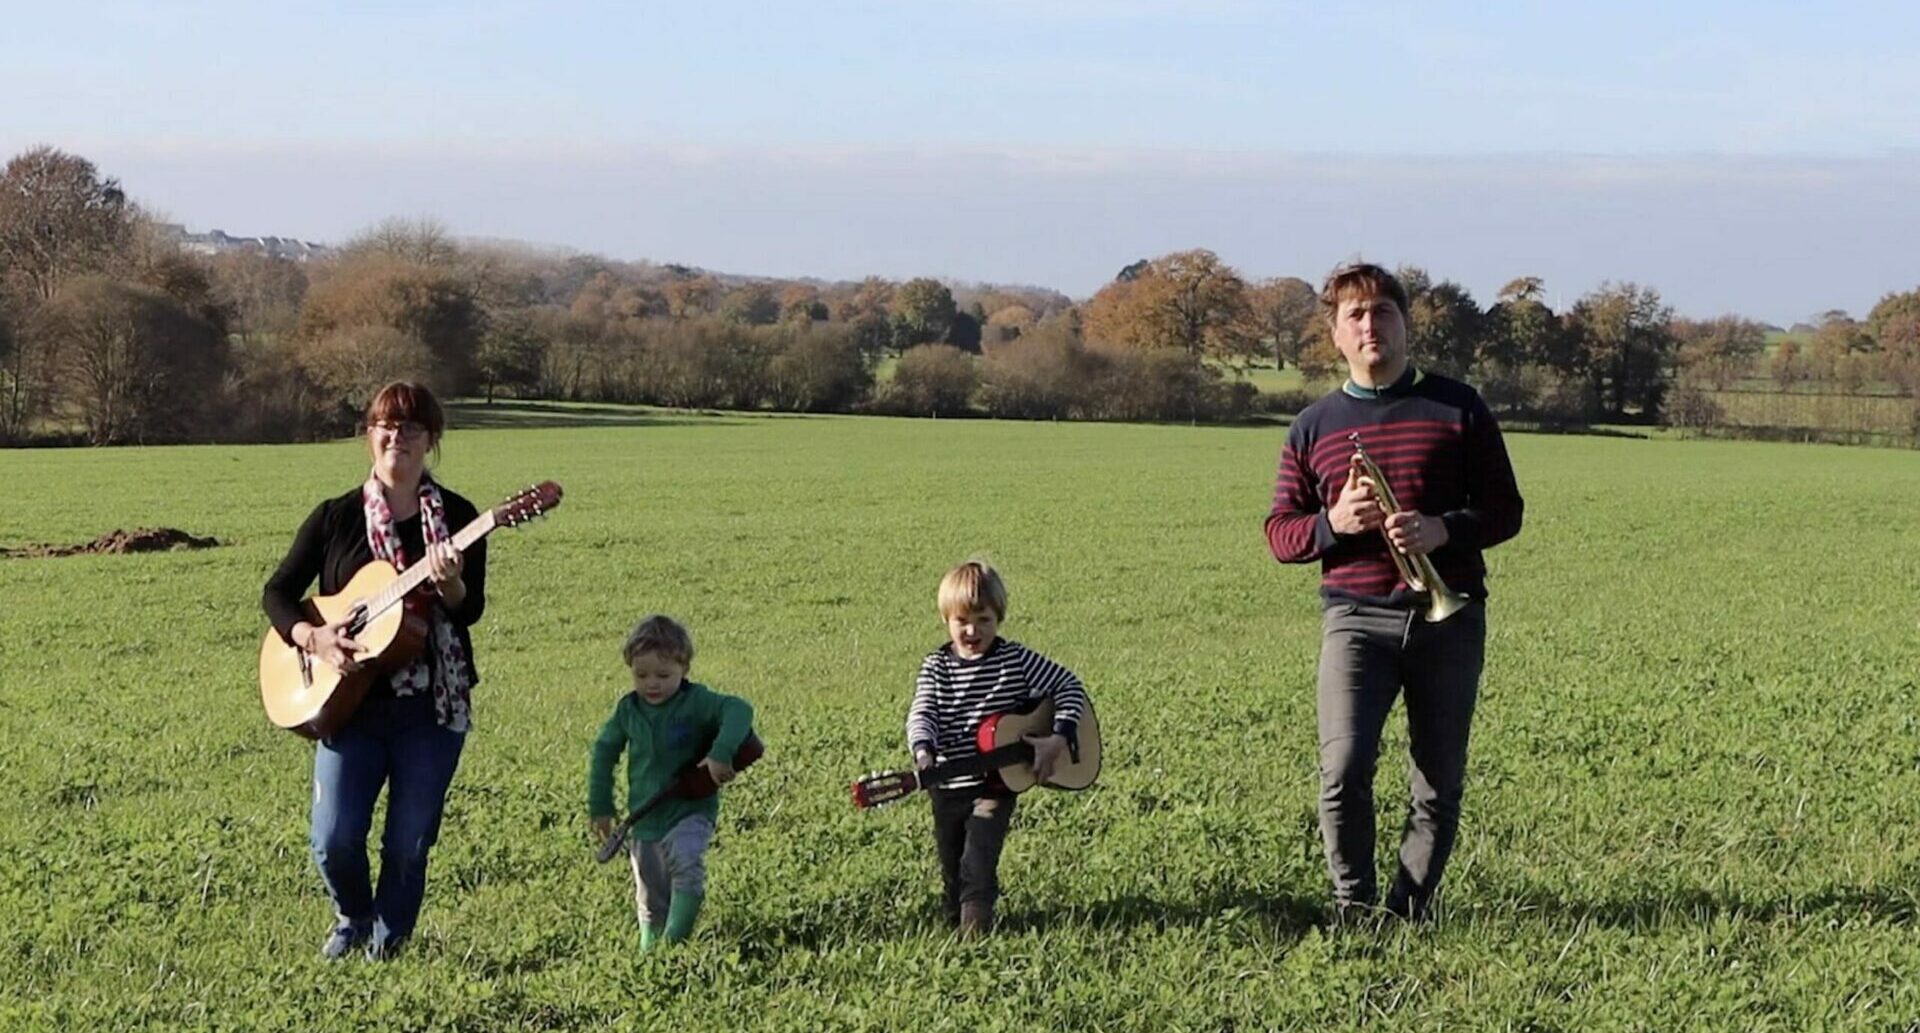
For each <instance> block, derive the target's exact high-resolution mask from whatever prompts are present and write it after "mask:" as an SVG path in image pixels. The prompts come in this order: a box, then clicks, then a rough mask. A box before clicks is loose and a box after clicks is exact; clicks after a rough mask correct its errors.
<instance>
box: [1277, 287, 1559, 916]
mask: <svg viewBox="0 0 1920 1033" xmlns="http://www.w3.org/2000/svg"><path fill="white" fill-rule="evenodd" d="M1320 304H1321V307H1322V309H1323V310H1324V311H1325V312H1326V314H1327V318H1328V319H1329V320H1330V321H1331V325H1332V330H1333V342H1334V345H1335V347H1337V348H1338V349H1339V350H1340V354H1341V356H1342V357H1343V358H1345V359H1346V361H1347V373H1348V380H1347V382H1346V384H1345V385H1344V386H1342V387H1341V388H1340V389H1339V390H1337V391H1334V392H1333V393H1331V394H1329V395H1327V396H1326V397H1325V398H1322V399H1320V400H1319V401H1317V402H1315V403H1314V404H1313V405H1311V406H1308V407H1307V409H1306V411H1305V412H1302V413H1301V414H1300V417H1299V419H1297V420H1295V421H1294V424H1293V428H1292V430H1291V431H1290V432H1289V433H1288V435H1287V443H1286V447H1285V448H1284V449H1283V450H1282V451H1281V453H1280V473H1279V479H1278V484H1277V486H1276V488H1275V490H1274V498H1273V511H1272V512H1271V513H1270V514H1268V516H1267V524H1266V531H1267V544H1268V546H1269V548H1271V549H1272V550H1273V555H1274V558H1275V559H1277V560H1279V561H1280V562H1282V563H1305V562H1308V561H1311V560H1319V561H1320V566H1321V578H1320V596H1321V600H1322V605H1323V608H1324V613H1323V617H1322V634H1321V640H1320V671H1319V698H1318V704H1319V726H1320V835H1321V839H1322V840H1323V841H1324V843H1325V845H1326V851H1327V868H1328V871H1329V873H1330V874H1331V875H1332V877H1333V897H1334V906H1335V916H1336V919H1338V918H1342V917H1346V916H1349V915H1352V914H1353V913H1355V911H1356V910H1357V909H1362V908H1370V907H1373V906H1375V905H1376V904H1377V903H1378V898H1377V884H1376V882H1375V877H1374V865H1373V843H1374V816H1373V772H1374V764H1375V761H1376V760H1377V759H1378V757H1379V753H1380V731H1381V728H1382V727H1383V726H1384V725H1385V724H1386V719H1387V712H1388V711H1389V710H1390V709H1391V708H1392V706H1393V699H1394V696H1395V695H1397V694H1399V693H1400V692H1402V691H1403V690H1404V692H1405V694H1406V708H1407V730H1408V737H1409V739H1410V743H1409V747H1408V753H1409V754H1410V755H1411V758H1410V759H1411V761H1412V767H1413V772H1412V788H1413V801H1412V807H1411V809H1410V810H1409V812H1408V815H1407V821H1406V825H1405V828H1404V830H1403V832H1402V838H1401V844H1400V867H1399V871H1398V873H1397V875H1396V876H1395V878H1394V881H1393V885H1392V887H1391V888H1390V889H1389V891H1388V893H1387V899H1386V908H1387V910H1388V911H1390V912H1392V913H1393V914H1396V915H1400V916H1403V917H1407V918H1419V917H1422V916H1424V915H1425V914H1426V912H1427V909H1428V907H1429V905H1430V904H1431V903H1432V901H1433V899H1434V892H1435V890H1437V889H1438V887H1439V885H1440V876H1441V873H1442V872H1443V871H1444V870H1445V869H1446V865H1447V856H1448V855H1449V854H1450V853H1451V852H1452V850H1453V842H1454V836H1455V833H1456V832H1457V830H1458V828H1459V824H1460V794H1461V789H1462V786H1463V782H1464V779H1465V774H1466V761H1467V733H1468V729H1469V727H1470V725H1471V724H1472V721H1473V704H1474V698H1475V696H1476V694H1477V692H1478V689H1479V682H1480V666H1481V659H1482V655H1483V650H1484V647H1485V644H1486V634H1487V625H1486V602H1485V599H1486V583H1485V581H1486V565H1485V563H1484V562H1483V561H1482V560H1481V550H1483V549H1487V548H1491V547H1492V546H1494V545H1498V544H1499V543H1501V542H1504V541H1506V540H1507V539H1509V538H1512V537H1513V536H1514V535H1515V534H1517V533H1519V531H1520V516H1521V509H1522V503H1521V499H1520V491H1519V488H1518V487H1517V486H1516V485H1515V484H1514V478H1513V467H1512V465H1511V464H1510V463H1509V462H1508V461H1507V450H1506V445H1505V444H1504V443H1503V442H1502V441H1501V438H1500V429H1499V427H1498V426H1497V425H1496V424H1495V423H1494V419H1493V414H1492V413H1491V412H1489V411H1488V410H1487V406H1486V403H1485V402H1482V401H1481V400H1480V395H1479V394H1478V393H1477V392H1476V391H1474V390H1473V388H1471V387H1468V386H1467V385H1465V384H1462V383H1460V382H1459V381H1457V380H1453V379H1450V378H1448V377H1443V376H1438V375H1436V374H1432V373H1427V372H1425V371H1423V370H1420V369H1418V368H1416V367H1415V366H1414V365H1413V364H1412V363H1411V362H1410V361H1409V360H1408V355H1407V292H1406V289H1405V288H1404V287H1402V286H1401V285H1400V283H1399V281H1397V280H1395V279H1394V277H1393V275H1392V274H1390V273H1388V272H1387V271H1386V270H1385V269H1382V268H1380V267H1379V266H1375V265H1351V266H1345V267H1342V268H1339V269H1335V270H1334V272H1333V274H1332V275H1331V276H1329V277H1328V278H1327V282H1326V285H1325V287H1324V288H1323V289H1322V291H1321V294H1320ZM1354 434H1358V436H1359V442H1360V444H1361V445H1363V446H1364V447H1365V449H1366V453H1367V455H1368V456H1369V457H1371V458H1372V459H1373V461H1374V463H1375V464H1376V465H1377V466H1378V467H1379V469H1380V472H1381V474H1382V475H1383V476H1384V477H1385V478H1386V480H1387V482H1388V483H1387V487H1388V488H1390V489H1391V494H1392V496H1393V497H1394V500H1395V501H1396V502H1397V503H1398V504H1399V507H1400V509H1399V511H1398V512H1396V513H1393V514H1388V513H1387V512H1386V511H1385V510H1384V509H1383V508H1382V497H1383V493H1382V492H1380V491H1378V490H1377V488H1376V486H1375V485H1374V484H1373V483H1372V482H1371V481H1370V480H1369V479H1367V478H1366V477H1364V476H1363V475H1362V470H1361V464H1360V462H1359V460H1358V459H1356V458H1355V455H1354V452H1355V448H1354V442H1353V440H1351V437H1350V436H1351V435H1354ZM1389 547H1391V548H1395V549H1398V550H1399V551H1400V552H1401V553H1402V554H1403V557H1408V558H1410V557H1416V556H1421V555H1425V556H1427V557H1428V558H1429V559H1430V560H1431V561H1432V563H1433V565H1434V567H1435V569H1436V570H1437V572H1438V573H1439V575H1440V580H1442V581H1443V582H1445V585H1446V587H1447V588H1448V589H1450V590H1451V591H1453V592H1455V593H1457V594H1459V595H1463V596H1466V597H1467V598H1468V599H1470V600H1472V601H1471V602H1470V603H1468V604H1467V605H1466V606H1465V607H1464V608H1462V609H1461V610H1459V611H1458V612H1456V613H1454V614H1453V615H1452V616H1449V617H1446V618H1444V619H1442V620H1440V621H1429V620H1428V619H1427V613H1426V611H1427V607H1426V603H1427V601H1428V597H1427V594H1426V593H1425V592H1416V591H1415V590H1413V589H1412V588H1410V587H1409V586H1408V584H1407V582H1406V580H1405V579H1404V578H1403V577H1402V576H1401V571H1400V567H1399V565H1398V564H1396V562H1395V560H1394V557H1393V556H1392V555H1391V554H1390V553H1389V552H1388V551H1387V550H1388V548H1389ZM1408 566H1409V567H1411V566H1412V561H1411V559H1409V560H1408ZM1416 576H1417V575H1416Z"/></svg>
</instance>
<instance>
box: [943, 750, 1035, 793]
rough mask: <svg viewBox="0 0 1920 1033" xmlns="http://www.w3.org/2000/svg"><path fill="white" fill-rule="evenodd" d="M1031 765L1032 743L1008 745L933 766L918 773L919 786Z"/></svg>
mask: <svg viewBox="0 0 1920 1033" xmlns="http://www.w3.org/2000/svg"><path fill="white" fill-rule="evenodd" d="M1031 763H1033V744H1032V743H1030V742H1014V743H1008V744H1007V745H1005V746H1002V747H1000V748H999V749H995V750H988V751H987V752H985V753H976V754H974V755H973V756H971V757H956V758H954V759H953V760H949V761H944V762H942V763H939V764H935V765H934V766H932V767H930V768H928V769H927V770H925V771H922V772H920V784H921V785H928V786H931V785H938V784H939V783H941V782H945V781H947V780H948V779H950V778H959V777H961V776H962V775H984V774H986V773H987V772H989V771H997V770H999V769H1000V768H1004V767H1006V766H1007V765H1009V764H1031Z"/></svg>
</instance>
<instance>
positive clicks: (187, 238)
mask: <svg viewBox="0 0 1920 1033" xmlns="http://www.w3.org/2000/svg"><path fill="white" fill-rule="evenodd" d="M161 230H162V231H163V232H165V233H166V235H167V236H169V237H171V238H173V240H175V241H176V242H178V243H179V245H180V249H181V250H182V251H190V252H192V253H194V254H196V255H221V254H226V253H228V252H232V251H251V252H254V253H255V254H261V255H266V256H268V257H270V258H285V259H290V260H292V261H295V262H305V261H307V260H308V259H311V258H318V257H321V256H324V255H326V254H327V252H328V251H329V250H330V249H329V248H328V247H327V246H326V245H325V244H316V243H314V242H313V241H310V240H296V239H294V238H293V237H236V236H233V235H231V234H229V233H228V232H227V231H226V230H209V231H208V232H206V233H189V232H187V228H186V227H185V226H182V225H180V224H179V223H174V222H170V223H166V224H164V225H162V226H161Z"/></svg>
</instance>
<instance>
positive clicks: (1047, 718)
mask: <svg viewBox="0 0 1920 1033" xmlns="http://www.w3.org/2000/svg"><path fill="white" fill-rule="evenodd" d="M1052 733H1053V701H1052V700H1049V699H1042V700H1040V701H1039V702H1038V703H1037V704H1035V705H1034V706H1032V707H1031V708H1029V709H1026V710H1020V711H1010V712H1007V713H1001V714H994V715H993V716H991V717H989V718H987V719H986V720H985V721H982V722H980V730H979V731H978V732H976V733H975V734H974V746H975V747H976V748H978V749H979V751H980V752H978V753H976V754H973V755H972V756H968V757H957V758H955V759H953V760H948V761H942V762H941V763H938V764H935V765H933V766H931V767H929V768H927V769H926V770H925V771H906V770H899V771H878V772H874V773H873V774H870V775H867V776H866V777H864V778H857V779H854V781H853V786H852V789H853V805H854V806H855V807H858V808H861V809H862V810H864V809H866V808H868V807H878V806H880V805H882V804H888V803H893V802H894V801H896V800H902V799H905V798H906V797H908V796H911V795H912V794H913V793H914V792H915V791H917V790H920V789H928V788H938V787H939V785H940V783H942V782H946V781H949V780H951V779H954V778H958V777H960V776H963V775H984V774H988V773H991V774H992V775H993V776H994V777H995V778H997V779H998V780H999V781H1000V784H1002V785H1004V786H1005V787H1006V788H1007V789H1009V790H1011V791H1013V792H1016V793H1024V792H1026V791H1027V790H1029V789H1032V788H1033V787H1034V786H1036V785H1044V786H1046V787H1047V788H1049V789H1085V788H1087V787H1088V786H1090V785H1092V784H1093V782H1094V779H1096V778H1099V777H1100V719H1099V718H1097V717H1095V716H1094V713H1093V701H1092V700H1088V701H1087V706H1086V709H1085V710H1084V711H1082V712H1081V714H1080V723H1079V726H1078V729H1077V731H1076V732H1075V733H1074V737H1073V739H1072V740H1069V741H1068V743H1067V752H1066V755H1065V756H1063V757H1061V758H1060V760H1058V761H1057V762H1055V763H1054V766H1053V775H1052V776H1051V777H1049V778H1048V779H1047V780H1046V781H1045V782H1042V781H1040V779H1039V778H1038V777H1036V776H1035V774H1034V771H1033V744H1032V743H1030V742H1028V741H1026V737H1027V736H1029V735H1041V736H1045V735H1051V734H1052Z"/></svg>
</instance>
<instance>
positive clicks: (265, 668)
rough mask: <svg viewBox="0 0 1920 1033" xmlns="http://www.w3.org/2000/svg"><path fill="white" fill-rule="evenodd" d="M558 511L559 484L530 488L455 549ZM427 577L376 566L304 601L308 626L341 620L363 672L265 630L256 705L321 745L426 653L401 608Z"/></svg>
mask: <svg viewBox="0 0 1920 1033" xmlns="http://www.w3.org/2000/svg"><path fill="white" fill-rule="evenodd" d="M559 504H560V486H559V485H558V484H555V483H554V482H552V481H546V482H543V483H541V484H537V485H534V486H533V487H530V488H527V489H526V490H525V491H522V492H520V493H519V494H517V495H515V496H513V497H512V498H510V499H508V500H507V501H505V502H502V503H501V504H499V505H498V506H495V507H493V508H492V509H489V510H487V511H486V512H484V513H481V514H480V515H479V516H477V517H475V518H474V519H473V522H472V523H469V524H468V525H467V526H465V527H463V528H461V529H460V530H459V531H458V532H456V533H455V534H454V536H453V547H454V548H456V549H458V550H460V551H462V552H465V551H466V550H467V549H469V548H472V547H473V543H475V542H477V541H479V540H480V539H482V538H485V537H486V536H487V535H488V534H490V533H492V532H493V530H494V529H495V528H497V527H514V526H517V525H520V524H524V523H526V522H527V521H529V520H532V519H533V518H535V517H537V516H540V515H541V514H543V513H545V512H546V511H547V510H550V509H552V508H554V507H555V506H558V505H559ZM429 576H430V571H429V569H428V565H427V564H425V563H415V564H413V565H412V566H410V567H408V568H407V569H406V570H405V571H399V570H395V569H394V567H393V564H391V563H388V562H386V561H385V560H374V561H373V562H372V563H369V564H367V565H366V566H364V567H361V568H360V569H359V570H358V571H355V572H354V575H353V577H352V579H350V580H349V581H348V582H347V583H346V585H344V586H342V587H341V589H340V591H338V592H335V593H334V594H332V595H317V596H314V597H312V598H310V599H308V600H307V602H306V607H307V620H308V622H309V623H311V624H314V625H315V626H319V625H321V624H332V623H335V622H337V621H341V620H345V621H346V622H347V625H346V629H345V630H346V632H347V634H348V637H350V638H352V639H353V640H354V641H356V642H358V643H360V645H361V647H362V649H363V650H364V651H363V652H362V653H361V655H360V657H359V660H360V666H359V667H358V668H357V669H356V670H354V671H353V672H351V673H342V672H341V671H340V669H339V668H337V667H334V666H333V665H331V664H328V663H325V662H323V661H321V660H320V658H318V657H316V656H314V655H313V654H312V653H311V652H308V651H307V650H305V649H302V648H300V647H299V646H296V645H294V644H293V643H291V642H289V641H287V640H286V639H284V638H281V637H280V632H279V631H278V630H276V629H274V628H268V629H267V637H266V639H265V640H263V641H262V642H261V643H260V702H261V703H262V704H264V705H265V706H266V708H267V719H268V720H269V721H272V722H273V723H274V724H276V725H279V726H280V727H282V728H285V729H288V730H290V731H293V732H296V733H298V734H300V735H303V736H306V737H307V738H309V739H324V738H326V737H327V736H329V735H332V734H333V733H334V732H335V731H337V730H339V728H340V727H341V726H342V725H344V724H346V723H347V719H348V718H349V717H351V716H352V715H353V711H354V708H356V707H358V706H359V705H360V700H361V699H362V698H363V697H365V696H366V694H367V688H368V687H369V686H371V685H372V684H373V682H374V679H376V678H380V677H383V676H385V675H387V674H389V673H391V672H393V671H397V670H400V669H401V668H403V667H405V666H406V665H407V664H409V663H412V662H413V660H414V659H415V658H416V657H418V656H420V655H421V652H422V651H423V650H424V649H425V647H426V640H427V624H426V621H425V620H423V619H422V618H421V617H420V616H419V615H418V614H415V613H412V612H410V611H409V610H408V609H407V607H406V606H404V605H402V603H403V601H404V600H405V599H406V597H407V593H409V592H412V591H413V590H414V589H416V588H419V587H420V586H421V585H422V584H425V583H426V581H427V578H428V577H429Z"/></svg>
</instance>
